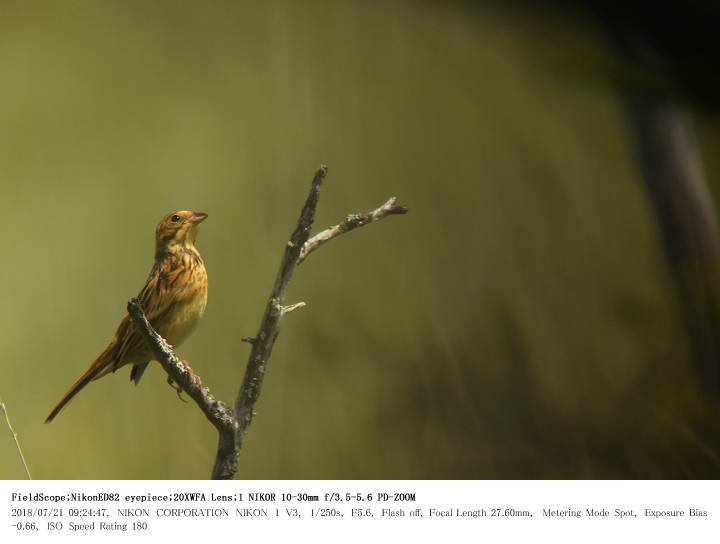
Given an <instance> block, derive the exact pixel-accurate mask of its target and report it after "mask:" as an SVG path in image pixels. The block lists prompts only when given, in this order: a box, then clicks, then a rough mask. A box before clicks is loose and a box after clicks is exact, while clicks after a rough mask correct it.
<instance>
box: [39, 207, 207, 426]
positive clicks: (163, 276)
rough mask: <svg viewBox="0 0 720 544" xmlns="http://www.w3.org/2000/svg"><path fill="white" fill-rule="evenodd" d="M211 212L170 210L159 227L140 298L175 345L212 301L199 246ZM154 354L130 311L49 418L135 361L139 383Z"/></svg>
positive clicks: (132, 377)
mask: <svg viewBox="0 0 720 544" xmlns="http://www.w3.org/2000/svg"><path fill="white" fill-rule="evenodd" d="M206 217H207V214H206V213H202V212H189V211H179V212H175V213H171V214H168V215H167V216H166V217H164V218H163V220H162V221H160V224H159V225H158V226H157V229H156V230H155V264H154V266H153V268H152V270H151V271H150V275H149V276H148V279H147V282H146V283H145V287H143V289H142V291H140V295H138V300H139V301H140V304H141V305H142V308H143V311H144V312H145V315H146V316H147V318H148V321H150V324H151V325H152V326H153V328H154V329H155V330H156V331H157V332H158V334H160V336H162V337H163V338H165V340H167V341H168V343H170V344H171V345H173V346H176V347H177V346H179V345H180V344H181V343H182V342H183V341H184V340H186V339H187V338H188V336H190V334H191V333H192V332H193V330H194V329H195V327H196V325H197V322H198V320H199V319H200V317H201V316H202V314H203V312H204V311H205V306H206V304H207V292H208V278H207V272H206V271H205V263H204V262H203V260H202V257H200V253H198V250H197V249H196V248H195V238H196V236H197V226H198V225H199V224H200V223H201V222H202V221H204V220H205V218H206ZM152 359H153V353H152V350H151V349H150V347H149V346H148V345H147V343H146V342H145V339H144V338H143V336H142V333H141V332H140V331H138V330H137V329H136V327H135V325H134V323H133V321H132V319H131V318H130V316H129V315H127V314H126V315H125V317H123V319H122V321H121V322H120V325H119V326H118V328H117V331H116V332H115V336H114V337H113V339H112V341H111V342H110V345H109V346H108V347H107V348H105V351H103V352H102V353H101V354H100V355H99V356H98V358H97V359H95V361H94V362H93V364H91V365H90V368H88V369H87V371H86V372H85V373H84V374H83V375H82V376H80V378H78V380H77V381H76V382H75V383H74V384H73V385H72V386H71V387H70V390H69V391H68V392H67V393H66V394H65V396H64V397H63V398H62V399H61V400H60V402H58V403H57V406H55V408H53V410H52V412H50V415H49V416H48V417H47V419H46V420H45V423H49V422H51V421H52V420H53V419H54V418H55V416H56V415H58V413H60V410H62V409H63V407H64V406H65V405H66V404H67V403H68V402H70V400H71V399H72V398H73V397H74V396H75V395H77V394H78V392H79V391H80V390H81V389H82V388H83V387H85V386H86V385H87V384H88V383H90V382H91V381H92V380H97V379H98V378H101V377H102V376H105V374H108V373H110V372H115V371H116V370H117V369H118V368H120V367H121V366H125V365H128V364H131V365H132V369H131V371H130V380H131V381H133V382H135V384H136V385H137V384H138V383H139V382H140V378H141V377H142V375H143V372H144V371H145V369H146V368H147V365H148V364H149V362H150V361H151V360H152Z"/></svg>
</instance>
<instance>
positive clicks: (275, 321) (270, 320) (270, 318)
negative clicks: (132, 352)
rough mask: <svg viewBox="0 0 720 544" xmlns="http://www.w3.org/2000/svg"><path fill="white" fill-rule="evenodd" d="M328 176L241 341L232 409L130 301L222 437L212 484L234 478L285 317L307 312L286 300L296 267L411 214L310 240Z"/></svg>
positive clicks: (158, 351)
mask: <svg viewBox="0 0 720 544" xmlns="http://www.w3.org/2000/svg"><path fill="white" fill-rule="evenodd" d="M327 171H328V170H327V166H321V167H320V168H318V170H317V171H316V172H315V175H314V176H313V180H312V184H311V186H310V192H309V194H308V196H307V198H306V200H305V204H304V206H303V208H302V210H301V212H300V217H299V219H298V222H297V225H296V227H295V229H294V230H293V232H292V235H291V236H290V239H289V240H288V242H287V243H286V245H285V249H284V253H283V257H282V260H281V262H280V269H279V271H278V274H277V276H276V278H275V282H274V284H273V288H272V292H271V293H270V296H269V297H268V302H267V305H266V307H265V313H264V314H263V317H262V319H261V321H260V328H259V330H258V333H257V335H255V337H253V338H243V339H242V341H244V342H247V343H249V344H250V345H251V351H250V355H249V357H248V362H247V366H246V369H245V377H244V379H243V382H242V385H241V387H240V390H239V391H238V394H237V397H236V399H235V403H234V406H233V407H231V406H229V405H227V404H225V403H224V402H222V401H220V400H218V399H216V398H215V397H214V396H213V395H212V394H211V393H210V390H209V389H208V388H206V387H204V386H203V385H202V381H201V380H200V377H199V376H198V375H197V374H196V373H195V372H194V371H193V370H192V368H191V367H190V365H189V364H187V363H186V362H185V361H182V360H181V359H179V358H178V356H177V355H176V354H175V352H174V351H173V349H172V346H170V345H169V344H168V343H167V342H166V341H165V340H164V339H163V338H162V337H161V336H160V335H159V334H158V333H157V332H156V331H155V330H154V329H153V328H152V326H151V325H150V323H149V322H148V320H147V318H146V317H145V314H144V313H143V310H142V308H141V306H140V303H139V302H138V301H137V299H132V300H130V302H129V303H128V313H129V314H130V316H131V318H132V320H133V322H134V323H135V326H137V327H138V328H139V329H140V331H141V332H142V333H143V336H144V337H145V340H146V341H147V342H148V344H149V345H150V346H151V348H152V350H153V353H154V354H155V358H156V359H157V360H158V361H159V362H160V364H161V365H162V367H163V368H164V369H165V371H166V372H167V374H168V376H169V379H171V380H172V381H174V382H175V383H176V384H177V385H178V386H179V387H180V388H181V389H182V390H183V391H184V392H185V393H187V395H188V396H189V397H190V398H191V399H192V400H193V401H194V402H195V404H197V406H198V407H199V408H200V410H201V411H202V412H203V413H204V414H205V417H207V419H208V420H209V421H210V423H212V425H213V426H214V427H215V429H216V430H217V431H218V449H217V454H216V456H215V464H214V466H213V470H212V478H213V479H232V478H234V477H235V475H236V473H237V470H238V458H239V455H240V451H241V450H242V447H243V444H244V442H245V437H246V435H247V431H248V428H249V426H250V423H251V422H252V419H253V417H254V416H255V405H256V403H257V401H258V398H259V396H260V391H261V389H262V384H263V379H264V377H265V372H266V370H267V363H268V360H269V359H270V355H271V354H272V348H273V346H274V344H275V340H276V339H277V336H278V333H279V332H280V320H281V319H282V317H284V316H285V315H287V314H289V313H291V312H293V311H295V310H298V309H300V308H303V307H305V306H306V304H305V302H298V303H295V304H289V305H285V294H286V292H287V288H288V284H289V283H290V279H291V278H292V275H293V272H294V271H295V267H296V266H297V265H298V264H300V263H301V262H303V261H304V260H305V259H306V258H307V257H308V255H310V254H311V253H312V252H314V251H315V250H316V249H317V248H318V247H320V246H322V245H324V244H326V243H327V242H329V241H330V240H333V239H334V238H337V237H338V236H340V235H341V234H345V233H347V232H350V231H352V230H355V229H357V228H359V227H362V226H365V225H368V224H370V223H374V222H375V221H379V220H380V219H384V218H386V217H389V216H391V215H400V214H405V213H407V211H408V210H407V208H405V207H403V206H399V205H397V203H396V202H397V199H396V198H395V197H392V198H390V199H388V200H387V202H385V203H384V204H383V205H382V206H380V207H378V208H376V209H374V210H371V211H369V212H366V213H356V214H350V215H348V216H347V217H346V218H345V219H344V220H343V221H342V222H341V223H339V224H337V225H334V226H332V227H329V228H327V229H325V230H323V231H321V232H319V233H318V234H316V235H315V236H313V237H312V238H311V237H310V229H311V227H312V224H313V221H314V219H315V212H316V209H317V205H318V200H319V197H320V188H321V187H322V184H323V182H324V181H325V178H326V176H327Z"/></svg>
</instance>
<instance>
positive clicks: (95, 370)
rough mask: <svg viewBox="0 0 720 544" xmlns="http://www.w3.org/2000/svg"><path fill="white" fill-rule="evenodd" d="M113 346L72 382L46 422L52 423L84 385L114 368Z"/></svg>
mask: <svg viewBox="0 0 720 544" xmlns="http://www.w3.org/2000/svg"><path fill="white" fill-rule="evenodd" d="M112 347H113V346H112V344H111V345H110V346H108V348H107V349H106V350H105V351H104V352H102V353H101V354H100V357H98V358H97V359H96V360H95V362H93V364H91V365H90V368H88V369H87V370H86V371H85V373H84V374H83V375H82V376H80V377H79V378H78V381H76V382H75V383H74V384H72V387H70V390H69V391H68V392H67V393H65V396H64V397H63V398H62V399H61V400H60V402H58V403H57V406H55V408H53V410H52V412H50V415H49V416H48V417H47V419H46V420H45V423H50V422H51V421H52V420H53V419H55V416H56V415H58V414H59V413H60V410H62V409H63V408H64V407H65V405H66V404H67V403H68V402H70V401H71V400H72V398H73V397H74V396H75V395H77V394H78V393H79V392H80V390H81V389H82V388H83V387H85V386H86V385H87V384H89V383H90V382H91V381H93V380H94V379H96V378H99V377H101V376H104V375H105V374H107V373H108V372H109V371H110V370H111V369H112V358H111V357H112V356H111V348H112ZM108 359H110V360H108Z"/></svg>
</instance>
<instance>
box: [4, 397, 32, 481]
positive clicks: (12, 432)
mask: <svg viewBox="0 0 720 544" xmlns="http://www.w3.org/2000/svg"><path fill="white" fill-rule="evenodd" d="M0 410H2V412H3V414H5V423H7V427H8V429H10V434H12V437H13V440H14V441H15V449H17V452H18V455H19V456H20V460H21V461H22V464H23V467H25V475H26V476H27V479H28V480H32V476H30V469H29V468H28V466H27V462H26V461H25V456H24V455H23V452H22V448H21V447H20V441H19V440H18V435H17V433H16V432H15V429H13V426H12V424H11V423H10V416H9V415H8V411H7V406H5V403H4V402H3V401H2V399H0Z"/></svg>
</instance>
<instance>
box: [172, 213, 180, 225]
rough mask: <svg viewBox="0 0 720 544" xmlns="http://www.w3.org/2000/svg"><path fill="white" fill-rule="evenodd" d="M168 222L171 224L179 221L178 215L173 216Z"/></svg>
mask: <svg viewBox="0 0 720 544" xmlns="http://www.w3.org/2000/svg"><path fill="white" fill-rule="evenodd" d="M170 221H172V222H173V223H177V222H178V221H180V216H179V215H173V216H172V217H171V218H170Z"/></svg>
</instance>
